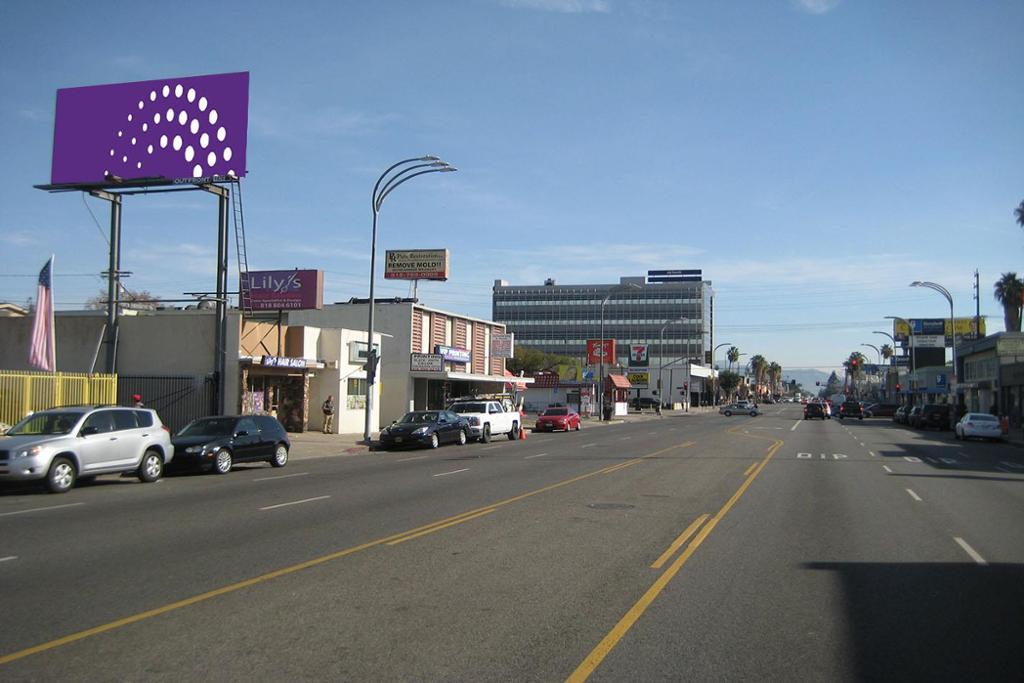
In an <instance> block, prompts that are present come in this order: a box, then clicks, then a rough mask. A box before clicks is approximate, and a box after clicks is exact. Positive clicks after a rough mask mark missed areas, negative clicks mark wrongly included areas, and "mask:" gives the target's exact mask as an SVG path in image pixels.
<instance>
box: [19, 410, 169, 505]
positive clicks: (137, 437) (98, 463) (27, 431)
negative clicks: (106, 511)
mask: <svg viewBox="0 0 1024 683" xmlns="http://www.w3.org/2000/svg"><path fill="white" fill-rule="evenodd" d="M173 457H174V446H172V445H171V435H170V432H169V430H168V429H167V427H165V426H164V424H163V422H161V421H160V417H159V416H158V415H157V414H156V411H154V410H149V409H146V408H121V407H117V406H78V407H68V408H53V409H51V410H43V411H40V412H38V413H33V414H31V415H29V416H28V417H26V418H25V419H23V420H21V421H20V422H18V424H16V425H14V426H13V427H11V429H10V430H9V431H8V432H7V435H6V436H4V437H0V482H3V481H24V480H31V479H42V480H45V482H46V487H47V488H48V489H49V490H50V492H51V493H65V492H66V491H70V490H71V488H72V487H73V486H74V485H75V482H76V481H78V480H82V479H87V478H88V479H92V478H93V477H95V476H96V475H100V474H115V473H118V472H131V473H133V474H135V475H136V476H137V477H138V478H139V479H140V480H141V481H143V482H153V481H156V480H157V479H159V478H160V477H161V476H163V473H164V465H166V464H168V463H170V462H171V459H172V458H173Z"/></svg>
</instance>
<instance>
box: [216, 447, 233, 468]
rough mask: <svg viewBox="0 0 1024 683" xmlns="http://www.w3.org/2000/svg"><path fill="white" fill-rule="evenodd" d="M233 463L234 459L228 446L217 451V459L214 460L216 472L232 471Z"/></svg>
mask: <svg viewBox="0 0 1024 683" xmlns="http://www.w3.org/2000/svg"><path fill="white" fill-rule="evenodd" d="M232 465H234V459H233V458H232V457H231V451H229V450H228V449H226V448H222V449H220V450H219V451H217V456H216V459H215V460H214V461H213V471H214V472H215V473H216V474H227V473H228V472H230V471H231V466H232Z"/></svg>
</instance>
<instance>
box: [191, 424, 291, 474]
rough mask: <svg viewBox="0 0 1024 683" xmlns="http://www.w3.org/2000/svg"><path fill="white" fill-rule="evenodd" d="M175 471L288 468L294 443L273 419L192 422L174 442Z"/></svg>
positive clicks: (222, 472) (225, 472) (215, 471)
mask: <svg viewBox="0 0 1024 683" xmlns="http://www.w3.org/2000/svg"><path fill="white" fill-rule="evenodd" d="M172 443H173V444H174V451H175V453H177V457H176V458H175V459H174V466H175V468H186V467H195V468H201V469H207V470H210V471H211V472H214V473H216V474H227V473H228V472H230V471H231V468H232V467H233V466H234V464H235V463H238V462H269V463H270V464H271V465H272V466H274V467H284V466H285V465H287V464H288V451H289V450H291V441H290V440H289V439H288V434H287V433H286V432H285V431H284V427H282V426H281V423H280V422H278V421H277V420H276V419H275V418H273V417H271V416H270V415H221V416H214V417H201V418H199V419H198V420H193V421H192V422H190V423H189V424H188V425H187V426H186V427H185V428H184V429H182V430H181V431H180V432H178V433H177V434H176V435H175V436H174V438H173V439H172Z"/></svg>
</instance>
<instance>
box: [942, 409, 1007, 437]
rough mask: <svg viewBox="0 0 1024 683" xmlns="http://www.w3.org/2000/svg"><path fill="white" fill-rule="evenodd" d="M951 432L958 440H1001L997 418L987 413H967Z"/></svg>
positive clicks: (1001, 431) (1000, 430)
mask: <svg viewBox="0 0 1024 683" xmlns="http://www.w3.org/2000/svg"><path fill="white" fill-rule="evenodd" d="M953 431H954V433H955V434H956V438H958V439H992V440H993V441H1002V440H1003V430H1002V428H1001V427H1000V425H999V418H997V417H996V416H995V415H989V414H988V413H967V414H966V415H964V416H963V417H962V418H960V421H959V422H957V423H956V426H955V427H953Z"/></svg>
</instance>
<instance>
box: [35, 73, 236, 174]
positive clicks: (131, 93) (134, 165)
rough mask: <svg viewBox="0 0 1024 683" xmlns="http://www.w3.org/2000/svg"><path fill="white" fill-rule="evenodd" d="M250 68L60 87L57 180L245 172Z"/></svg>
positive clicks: (54, 171)
mask: <svg viewBox="0 0 1024 683" xmlns="http://www.w3.org/2000/svg"><path fill="white" fill-rule="evenodd" d="M248 126H249V73H248V72H247V71H243V72H239V73H230V74H216V75H212V76H188V77H186V78H163V79H160V80H157V81H138V82H135V83H117V84H114V85H97V86H90V87H84V88H62V89H60V90H58V91H57V112H56V116H55V121H54V129H53V164H52V166H51V170H50V182H51V183H52V184H54V185H67V184H78V183H82V184H93V183H108V182H109V181H110V179H111V177H113V176H116V177H118V178H122V179H124V180H138V179H150V178H152V179H163V180H164V181H168V182H173V181H176V180H177V181H181V180H185V181H187V182H192V181H193V180H194V179H197V178H209V177H211V176H228V175H235V176H238V177H242V176H244V175H245V143H246V134H247V131H248Z"/></svg>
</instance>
